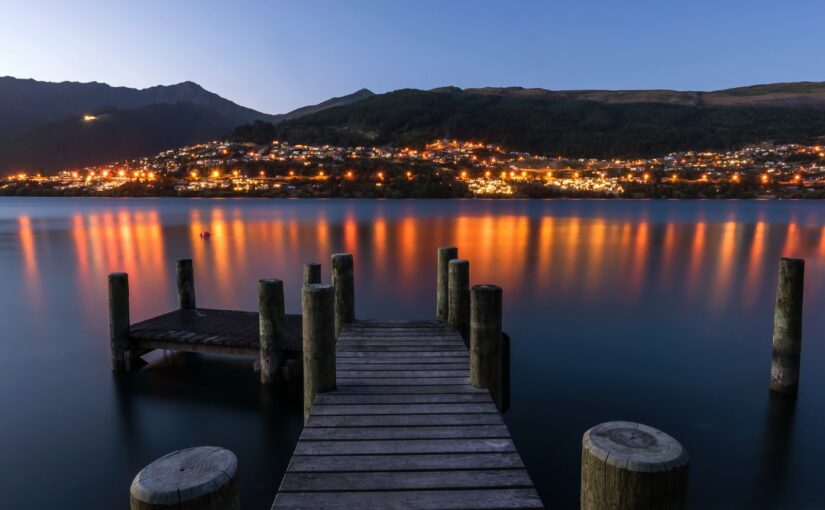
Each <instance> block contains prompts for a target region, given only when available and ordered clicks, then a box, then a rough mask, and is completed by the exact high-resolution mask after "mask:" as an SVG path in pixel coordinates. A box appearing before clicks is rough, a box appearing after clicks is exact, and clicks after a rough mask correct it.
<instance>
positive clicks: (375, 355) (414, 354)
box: [336, 349, 470, 360]
mask: <svg viewBox="0 0 825 510" xmlns="http://www.w3.org/2000/svg"><path fill="white" fill-rule="evenodd" d="M336 357H337V358H339V359H343V358H369V359H380V358H407V359H409V358H455V357H466V359H468V360H469V359H470V355H469V354H467V349H462V350H452V351H437V352H429V351H423V352H421V351H410V352H391V351H390V352H377V351H374V352H358V351H339V352H337V353H336Z"/></svg>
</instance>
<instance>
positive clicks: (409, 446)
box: [293, 439, 516, 455]
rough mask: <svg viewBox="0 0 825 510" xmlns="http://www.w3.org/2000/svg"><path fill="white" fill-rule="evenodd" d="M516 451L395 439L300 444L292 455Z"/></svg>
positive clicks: (468, 442)
mask: <svg viewBox="0 0 825 510" xmlns="http://www.w3.org/2000/svg"><path fill="white" fill-rule="evenodd" d="M515 451H516V447H515V445H514V444H513V441H512V440H510V439H394V440H386V441H384V440H376V441H300V442H298V445H297V446H296V447H295V452H294V453H293V455H366V454H370V455H384V454H393V455H400V454H419V453H501V452H515Z"/></svg>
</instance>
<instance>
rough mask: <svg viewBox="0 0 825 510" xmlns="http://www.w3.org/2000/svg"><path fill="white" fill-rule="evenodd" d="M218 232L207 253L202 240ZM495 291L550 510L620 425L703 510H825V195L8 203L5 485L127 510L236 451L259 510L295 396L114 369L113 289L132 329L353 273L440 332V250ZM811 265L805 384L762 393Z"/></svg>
mask: <svg viewBox="0 0 825 510" xmlns="http://www.w3.org/2000/svg"><path fill="white" fill-rule="evenodd" d="M203 230H210V231H211V232H212V233H213V236H212V239H210V240H208V241H204V240H202V239H200V237H199V235H198V234H199V233H200V232H201V231H203ZM445 244H456V245H457V246H459V250H460V254H461V255H462V256H463V257H466V258H469V259H470V260H471V280H472V282H473V283H497V284H500V285H502V286H503V287H504V296H505V330H506V331H508V332H509V333H510V335H511V337H512V338H513V341H512V345H513V347H512V349H513V352H512V364H513V371H512V372H513V381H512V387H513V398H512V409H511V410H510V411H509V412H508V413H507V415H506V416H505V419H506V421H507V424H508V425H509V427H510V429H511V431H512V434H513V436H514V438H515V440H516V443H517V445H518V446H519V449H520V451H521V453H522V455H523V457H524V460H525V462H526V464H527V467H528V468H529V470H530V473H531V475H532V476H533V479H534V480H535V482H536V484H537V486H538V487H539V489H540V492H541V494H542V497H543V498H544V500H545V502H546V503H547V504H551V505H553V506H557V507H558V508H577V504H578V503H577V498H578V480H579V455H580V451H579V448H580V444H581V434H582V432H583V431H584V430H585V429H587V428H588V427H590V426H592V425H594V424H597V423H599V422H602V421H607V420H612V419H623V420H637V421H642V422H645V423H648V424H650V425H653V426H656V427H659V428H661V429H663V430H665V431H667V432H669V433H670V434H672V435H674V436H675V437H677V438H678V439H679V440H681V441H682V442H683V444H685V445H686V447H687V448H688V449H689V450H690V452H691V455H692V466H691V495H690V497H691V506H692V507H693V508H748V509H750V508H825V495H824V494H825V493H823V492H822V490H821V484H822V482H823V480H825V463H823V462H822V459H823V458H824V457H825V440H824V439H823V435H822V427H823V426H825V340H823V337H825V313H823V311H825V204H820V203H815V202H761V201H728V202H710V201H708V202H704V201H699V202H694V201H692V202H675V201H668V202H660V201H640V202H634V201H344V200H341V201H338V200H330V201H309V200H305V201H244V200H167V199H162V200H161V199H151V200H138V199H121V200H110V199H10V198H5V199H2V200H0V324H2V326H0V409H2V419H0V452H2V455H0V480H2V482H0V491H2V493H3V495H4V496H3V497H4V503H5V504H6V505H8V508H16V509H30V508H31V509H33V508H37V509H40V508H58V507H62V506H61V503H62V502H64V501H65V497H66V494H68V493H71V494H72V495H73V496H72V498H73V502H74V504H73V505H72V506H73V507H75V508H125V507H127V506H128V489H129V483H130V481H131V479H132V477H133V476H134V474H135V473H136V472H137V471H138V470H139V469H140V468H141V467H143V466H144V465H146V464H147V463H149V462H150V461H152V460H154V459H155V458H157V457H159V456H161V455H163V454H165V453H167V452H169V451H171V450H174V449H177V448H181V447H186V446H193V445H201V444H214V445H221V446H225V447H227V448H229V449H231V450H233V451H234V452H235V453H236V454H237V455H238V457H239V460H240V473H241V490H242V497H243V505H244V507H245V508H247V509H254V508H268V507H269V505H270V504H271V502H272V499H273V497H274V495H275V492H276V490H277V487H278V484H279V482H280V479H281V476H282V473H283V470H284V468H285V466H286V463H287V462H288V460H289V456H290V454H291V451H292V449H293V447H294V445H295V442H296V441H297V438H298V435H299V433H300V416H299V414H300V406H301V401H300V398H301V397H300V392H299V390H298V388H296V387H289V388H285V389H280V390H277V389H264V388H261V387H260V385H259V384H258V383H257V380H256V375H255V373H254V372H253V371H252V367H251V361H250V360H248V359H239V358H222V357H217V356H202V355H201V356H198V355H176V356H168V357H164V356H162V355H156V356H155V357H154V358H153V363H152V364H150V365H149V366H148V367H147V368H145V369H144V370H143V371H141V372H139V373H134V374H129V375H127V376H124V377H119V376H118V377H115V376H113V375H112V374H111V373H110V371H109V351H108V338H107V318H106V275H107V273H109V272H110V271H120V270H125V271H128V272H129V277H130V284H131V294H132V319H133V320H140V319H143V318H146V317H149V316H152V315H155V314H159V313H161V312H164V311H168V310H169V309H172V308H173V307H174V306H175V285H174V261H175V260H176V259H177V258H182V257H192V258H193V259H194V261H195V270H196V285H197V291H198V303H199V304H200V305H201V306H208V307H216V308H236V309H248V310H255V309H256V308H257V294H256V282H257V280H258V279H260V278H264V277H278V278H281V279H283V280H284V282H285V289H286V292H287V311H288V312H292V313H297V312H298V311H299V301H298V296H299V282H300V277H301V265H302V264H303V263H305V262H309V261H313V260H320V261H322V262H324V263H325V267H324V270H325V271H324V274H325V276H324V278H325V279H328V271H329V264H328V263H327V261H328V260H329V254H330V253H332V252H336V251H349V252H352V253H354V254H355V260H356V296H357V297H356V299H357V314H358V316H359V317H361V318H430V317H432V316H433V315H434V308H435V303H434V301H435V251H436V248H437V247H438V246H440V245H445ZM783 255H784V256H794V257H804V258H805V259H806V260H807V268H806V289H805V321H804V332H805V339H804V347H803V363H802V381H801V390H800V394H799V398H798V399H797V401H796V403H795V405H790V404H788V403H786V402H783V401H772V400H771V399H770V398H769V394H768V390H767V387H768V376H769V368H770V337H771V321H772V313H773V293H774V290H775V278H776V276H775V274H776V267H777V258H778V257H780V256H783Z"/></svg>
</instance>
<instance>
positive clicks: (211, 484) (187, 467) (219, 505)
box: [129, 446, 241, 510]
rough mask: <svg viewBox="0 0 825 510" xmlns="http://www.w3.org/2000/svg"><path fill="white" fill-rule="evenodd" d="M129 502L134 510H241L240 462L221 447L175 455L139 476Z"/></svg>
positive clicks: (135, 480)
mask: <svg viewBox="0 0 825 510" xmlns="http://www.w3.org/2000/svg"><path fill="white" fill-rule="evenodd" d="M129 500H130V503H131V505H130V506H131V510H162V509H163V510H165V509H169V508H175V509H180V510H196V509H197V510H238V509H239V508H240V506H241V505H240V495H239V491H238V459H237V458H236V457H235V454H234V453H232V452H230V451H229V450H225V449H223V448H219V447H217V446H199V447H196V448H186V449H184V450H178V451H176V452H172V453H170V454H169V455H166V456H164V457H161V458H159V459H158V460H156V461H155V462H152V463H151V464H149V465H148V466H146V467H145V468H143V469H142V470H141V471H140V472H139V473H138V474H137V475H136V476H135V478H134V480H132V486H131V488H130V490H129Z"/></svg>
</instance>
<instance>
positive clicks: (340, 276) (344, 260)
mask: <svg viewBox="0 0 825 510" xmlns="http://www.w3.org/2000/svg"><path fill="white" fill-rule="evenodd" d="M332 286H333V288H334V289H335V338H338V335H340V334H341V329H343V327H344V324H350V323H352V322H354V321H355V281H354V277H353V263H352V255H351V254H349V253H333V254H332Z"/></svg>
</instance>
